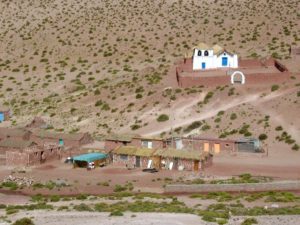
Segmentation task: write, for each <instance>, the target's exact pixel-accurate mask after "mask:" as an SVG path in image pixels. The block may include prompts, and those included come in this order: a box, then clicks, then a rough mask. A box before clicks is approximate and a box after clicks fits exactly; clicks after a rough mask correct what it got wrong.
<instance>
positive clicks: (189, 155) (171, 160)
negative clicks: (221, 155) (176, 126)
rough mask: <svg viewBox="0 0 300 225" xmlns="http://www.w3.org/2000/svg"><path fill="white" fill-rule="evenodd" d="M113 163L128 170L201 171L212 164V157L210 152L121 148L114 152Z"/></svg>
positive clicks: (133, 147)
mask: <svg viewBox="0 0 300 225" xmlns="http://www.w3.org/2000/svg"><path fill="white" fill-rule="evenodd" d="M113 163H114V164H115V165H119V166H126V167H127V168H156V169H168V170H187V171H199V170H203V169H204V168H205V167H208V166H210V165H211V164H212V155H211V154H210V153H208V152H202V153H201V152H197V151H190V150H177V149H171V148H168V149H163V148H162V149H149V148H141V147H135V146H120V147H118V148H116V149H115V150H114V151H113Z"/></svg>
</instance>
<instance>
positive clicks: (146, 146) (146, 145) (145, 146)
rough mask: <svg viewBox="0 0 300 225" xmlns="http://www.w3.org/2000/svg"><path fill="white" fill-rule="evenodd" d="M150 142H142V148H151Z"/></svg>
mask: <svg viewBox="0 0 300 225" xmlns="http://www.w3.org/2000/svg"><path fill="white" fill-rule="evenodd" d="M152 145H153V144H152V141H145V140H142V147H144V148H152Z"/></svg>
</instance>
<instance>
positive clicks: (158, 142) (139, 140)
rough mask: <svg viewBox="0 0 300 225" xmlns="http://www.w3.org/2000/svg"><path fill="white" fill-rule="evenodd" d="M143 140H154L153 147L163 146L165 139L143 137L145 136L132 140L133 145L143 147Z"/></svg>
mask: <svg viewBox="0 0 300 225" xmlns="http://www.w3.org/2000/svg"><path fill="white" fill-rule="evenodd" d="M142 140H148V141H152V148H163V147H164V142H163V140H151V139H143V138H133V139H132V141H131V142H130V144H128V145H131V146H136V147H142Z"/></svg>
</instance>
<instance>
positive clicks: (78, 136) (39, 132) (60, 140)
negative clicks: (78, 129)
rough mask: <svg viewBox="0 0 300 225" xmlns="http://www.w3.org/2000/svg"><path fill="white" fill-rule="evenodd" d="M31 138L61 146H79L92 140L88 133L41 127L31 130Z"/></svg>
mask: <svg viewBox="0 0 300 225" xmlns="http://www.w3.org/2000/svg"><path fill="white" fill-rule="evenodd" d="M32 132H33V133H32V139H33V140H34V141H35V142H37V143H38V144H40V145H43V144H46V143H53V144H58V145H59V146H61V147H80V146H82V145H85V144H88V143H91V142H92V141H93V139H92V137H91V135H90V134H89V133H74V134H66V133H56V132H52V131H48V130H43V129H34V130H32Z"/></svg>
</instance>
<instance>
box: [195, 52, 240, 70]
mask: <svg viewBox="0 0 300 225" xmlns="http://www.w3.org/2000/svg"><path fill="white" fill-rule="evenodd" d="M198 51H199V50H198V49H195V51H194V56H193V70H201V69H202V63H203V62H204V63H205V69H215V68H222V67H224V66H222V57H227V58H228V66H225V67H230V68H237V67H238V57H237V55H228V54H227V53H226V52H224V53H223V54H221V55H219V56H217V55H213V51H212V50H209V56H204V51H202V55H201V56H198Z"/></svg>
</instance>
